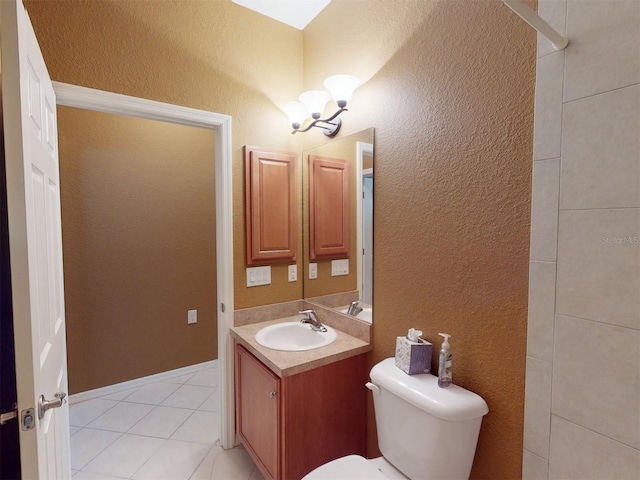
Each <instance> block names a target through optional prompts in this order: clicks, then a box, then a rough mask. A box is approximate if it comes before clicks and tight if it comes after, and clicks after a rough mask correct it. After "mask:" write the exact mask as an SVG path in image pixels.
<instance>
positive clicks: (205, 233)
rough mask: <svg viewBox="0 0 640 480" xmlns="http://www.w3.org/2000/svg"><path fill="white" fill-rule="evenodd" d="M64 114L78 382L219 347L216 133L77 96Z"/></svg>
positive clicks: (134, 374)
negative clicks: (96, 108)
mask: <svg viewBox="0 0 640 480" xmlns="http://www.w3.org/2000/svg"><path fill="white" fill-rule="evenodd" d="M58 125H59V129H58V135H59V148H60V184H61V195H60V196H61V207H62V225H63V232H62V233H63V249H64V252H63V254H64V267H65V307H66V321H67V359H68V366H69V367H68V368H69V391H70V392H71V393H77V392H84V391H87V390H91V389H94V388H98V387H103V386H106V385H112V384H114V383H118V382H123V381H126V380H131V379H134V378H139V377H143V376H146V375H151V374H154V373H159V372H164V371H167V370H172V369H175V368H179V367H184V366H187V365H192V364H195V363H200V362H205V361H208V360H213V359H215V358H217V356H218V354H217V352H218V335H217V320H216V303H217V302H216V256H215V253H216V249H215V247H216V245H215V243H216V238H215V226H216V218H215V177H214V170H215V169H214V166H215V165H214V158H215V149H214V144H215V142H214V137H213V133H212V132H211V131H210V130H207V129H202V128H195V127H186V126H182V125H175V124H171V123H165V122H156V121H153V120H145V119H139V118H132V117H124V116H121V115H113V114H107V113H99V112H93V111H89V110H80V109H76V108H70V107H59V108H58ZM190 309H197V311H198V323H196V324H195V325H188V324H187V310H190Z"/></svg>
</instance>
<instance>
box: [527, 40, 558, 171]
mask: <svg viewBox="0 0 640 480" xmlns="http://www.w3.org/2000/svg"><path fill="white" fill-rule="evenodd" d="M563 66H564V52H556V53H554V54H552V55H547V56H546V57H544V58H540V59H538V62H537V64H536V100H535V114H534V117H533V159H534V160H544V159H547V158H558V157H560V143H561V140H562V78H563Z"/></svg>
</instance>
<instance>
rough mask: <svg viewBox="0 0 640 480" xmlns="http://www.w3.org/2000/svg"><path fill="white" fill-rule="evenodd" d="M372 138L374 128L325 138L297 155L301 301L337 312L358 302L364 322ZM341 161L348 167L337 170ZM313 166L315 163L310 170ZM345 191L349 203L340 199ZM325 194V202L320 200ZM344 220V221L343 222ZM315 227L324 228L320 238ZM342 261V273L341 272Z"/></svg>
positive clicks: (368, 290) (368, 298)
mask: <svg viewBox="0 0 640 480" xmlns="http://www.w3.org/2000/svg"><path fill="white" fill-rule="evenodd" d="M373 135H374V130H373V128H370V129H366V130H363V131H361V132H358V133H354V134H352V135H348V136H345V137H342V138H336V139H334V140H330V141H329V142H327V143H325V144H323V145H321V146H319V147H316V148H313V149H310V150H307V151H305V152H303V155H302V168H303V190H302V191H303V202H304V205H303V215H304V217H303V222H302V226H303V245H304V252H303V266H304V271H303V279H304V280H303V281H304V298H305V299H307V300H311V301H313V302H316V303H319V304H321V305H324V306H328V307H331V308H336V309H339V310H344V309H345V308H346V307H348V305H349V303H350V302H351V301H354V300H357V301H359V302H360V303H361V306H362V304H364V306H366V307H367V309H366V311H365V312H363V314H362V315H364V316H365V317H366V318H362V319H363V320H365V321H370V319H371V317H372V308H370V307H372V303H373V299H372V287H373V268H372V265H373V238H372V234H373V163H374V162H373V158H374V139H373ZM327 162H329V163H327ZM330 162H334V163H333V164H332V163H330ZM340 162H344V164H346V165H347V167H346V168H345V169H344V170H343V171H339V170H338V169H337V168H338V167H337V164H338V163H340ZM316 163H317V164H318V165H316V166H315V167H314V164H316ZM318 172H320V177H322V182H321V183H322V186H321V187H320V189H321V190H325V192H323V193H319V192H317V191H316V190H317V189H318V186H319V182H318V178H317V177H318ZM346 172H348V174H347V173H346ZM312 177H314V178H313V180H312ZM347 178H348V183H347V185H346V186H343V187H340V188H338V185H339V184H340V181H342V180H345V181H346V179H347ZM312 190H313V193H312ZM345 193H346V194H347V195H348V199H345V198H344V197H343V194H345ZM329 196H330V197H331V198H330V199H327V198H325V197H329ZM324 200H327V202H326V204H324V203H322V202H323V201H324ZM319 202H320V204H321V210H322V212H323V213H322V215H326V216H329V217H331V218H328V219H327V218H320V216H319V214H318V205H319ZM342 202H344V203H342ZM343 213H344V215H343ZM314 216H315V219H314ZM345 218H348V223H346V224H342V223H341V222H342V221H343V220H345ZM319 224H324V225H325V227H323V228H327V230H326V231H323V232H321V234H320V236H319V235H318V228H317V227H318V225H319ZM338 225H340V227H338ZM340 242H343V245H341V248H342V250H341V251H342V252H343V253H336V254H335V255H332V254H329V255H328V256H324V257H323V256H322V254H319V252H321V251H322V250H321V249H319V247H324V246H325V244H326V245H327V246H335V245H337V244H339V243H340ZM336 261H337V262H342V264H343V265H341V266H338V268H337V271H336V269H335V268H334V269H332V263H333V262H336ZM345 263H346V269H347V273H346V274H345V273H344V270H341V269H342V268H343V267H344V266H345ZM310 267H311V268H310ZM334 267H335V264H334ZM332 270H333V271H332ZM336 273H338V274H337V275H336ZM314 276H315V278H310V277H314ZM358 318H360V317H358Z"/></svg>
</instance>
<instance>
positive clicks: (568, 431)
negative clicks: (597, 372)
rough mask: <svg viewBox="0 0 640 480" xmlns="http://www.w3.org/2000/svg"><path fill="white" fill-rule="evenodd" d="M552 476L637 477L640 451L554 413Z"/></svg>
mask: <svg viewBox="0 0 640 480" xmlns="http://www.w3.org/2000/svg"><path fill="white" fill-rule="evenodd" d="M603 393H604V392H603ZM635 423H636V424H637V423H638V419H637V418H636V419H635ZM549 478H553V479H559V480H569V479H575V480H589V479H593V480H603V479H615V480H637V479H638V478H640V452H638V450H636V449H633V448H630V447H628V446H627V445H623V444H621V443H618V442H616V441H614V440H612V439H610V438H607V437H605V436H603V435H599V434H597V433H595V432H592V431H591V430H587V429H586V428H582V427H580V426H578V425H575V424H573V423H571V422H568V421H566V420H564V419H562V418H558V417H556V416H555V415H554V416H553V418H552V422H551V454H550V458H549Z"/></svg>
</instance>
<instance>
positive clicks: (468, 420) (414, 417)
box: [304, 358, 489, 480]
mask: <svg viewBox="0 0 640 480" xmlns="http://www.w3.org/2000/svg"><path fill="white" fill-rule="evenodd" d="M370 377H371V383H367V387H368V388H369V389H370V390H371V391H372V392H373V403H374V407H375V415H376V427H377V432H378V446H379V448H380V452H381V453H382V455H383V456H382V457H379V458H376V459H373V460H367V459H365V458H364V457H360V456H357V455H349V456H347V457H342V458H339V459H337V460H333V461H331V462H329V463H326V464H324V465H321V466H320V467H318V468H316V469H315V470H313V471H312V472H310V473H309V474H307V475H306V476H305V477H304V480H329V479H332V480H335V479H354V480H356V479H363V480H364V479H367V480H369V479H371V480H374V479H393V480H400V479H407V478H409V479H412V480H417V479H421V480H426V479H463V478H469V473H470V472H471V465H472V464H473V457H474V455H475V450H476V445H477V442H478V435H479V433H480V425H481V423H482V417H483V416H484V415H486V414H487V413H488V412H489V409H488V407H487V404H486V402H485V401H484V400H483V399H482V397H480V396H479V395H477V394H475V393H473V392H470V391H468V390H465V389H464V388H462V387H459V386H457V385H451V386H450V387H449V388H440V387H438V377H436V376H434V375H431V374H422V375H407V374H406V373H404V372H403V371H402V370H400V369H399V368H397V367H396V366H395V360H394V358H387V359H385V360H383V361H382V362H380V363H378V364H377V365H375V366H374V367H373V368H372V369H371V373H370Z"/></svg>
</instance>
